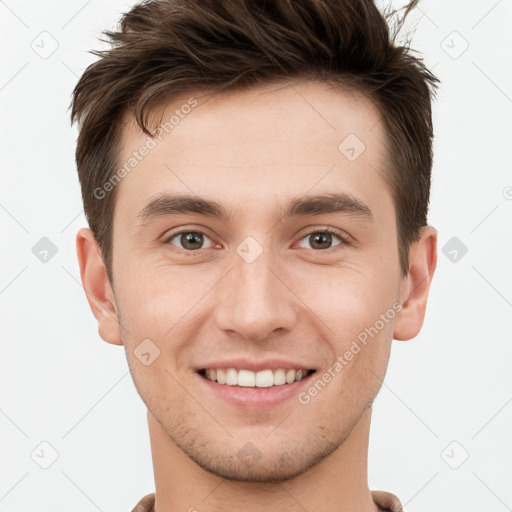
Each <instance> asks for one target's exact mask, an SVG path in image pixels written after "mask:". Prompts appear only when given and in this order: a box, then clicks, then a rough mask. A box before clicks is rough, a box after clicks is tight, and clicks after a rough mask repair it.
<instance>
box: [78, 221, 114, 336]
mask: <svg viewBox="0 0 512 512" xmlns="http://www.w3.org/2000/svg"><path fill="white" fill-rule="evenodd" d="M76 252H77V255H78V263H79V264H80V277H81V279H82V284H83V287H84V290H85V295H86V296H87V300H88V302H89V306H90V307H91V310H92V312H93V314H94V316H95V317H96V320H97V321H98V332H99V334H100V336H101V338H102V339H103V340H105V341H106V342H108V343H112V344H113V345H122V344H123V342H122V338H121V331H120V328H119V322H118V319H117V306H116V301H115V296H114V291H113V290H112V287H111V286H110V282H109V280H108V277H107V270H106V268H105V264H104V262H103V259H102V257H101V250H100V247H99V245H98V243H97V242H96V239H95V238H94V235H93V233H92V231H91V230H90V229H87V228H82V229H81V230H80V231H79V232H78V233H77V236H76Z"/></svg>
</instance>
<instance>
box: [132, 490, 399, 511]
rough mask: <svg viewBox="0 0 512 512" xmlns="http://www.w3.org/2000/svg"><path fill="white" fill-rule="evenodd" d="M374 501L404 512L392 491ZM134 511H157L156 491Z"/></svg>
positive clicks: (376, 494) (377, 493) (375, 494)
mask: <svg viewBox="0 0 512 512" xmlns="http://www.w3.org/2000/svg"><path fill="white" fill-rule="evenodd" d="M372 498H373V501H374V503H375V504H376V505H377V506H378V507H379V508H380V509H382V510H386V511H388V512H403V509H402V504H401V503H400V500H399V499H398V498H397V497H396V496H395V495H394V494H391V493H390V492H385V491H372ZM132 512H155V493H151V494H147V495H146V496H144V498H142V499H141V500H140V501H139V503H137V505H135V508H134V509H133V510H132Z"/></svg>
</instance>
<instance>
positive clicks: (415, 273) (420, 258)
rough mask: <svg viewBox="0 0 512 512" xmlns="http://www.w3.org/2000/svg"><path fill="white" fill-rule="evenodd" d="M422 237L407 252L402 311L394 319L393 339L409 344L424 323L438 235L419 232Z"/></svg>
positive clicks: (431, 230) (429, 229)
mask: <svg viewBox="0 0 512 512" xmlns="http://www.w3.org/2000/svg"><path fill="white" fill-rule="evenodd" d="M420 233H421V237H420V239H419V240H418V241H416V242H414V243H413V244H411V247H410V249H409V272H408V274H407V276H405V277H404V278H403V279H402V283H401V285H400V304H402V310H401V311H400V312H399V313H398V315H397V316H396V322H395V332H394V338H395V339H397V340H402V341H405V340H410V339H412V338H414V337H415V336H417V335H418V333H419V332H420V330H421V327H422V326H423V320H424V319H425V310H426V307H427V298H428V292H429V289H430V283H431V282H432V278H433V277H434V271H435V269H436V265H437V231H436V230H435V229H434V228H433V227H432V226H425V227H423V228H422V229H421V232H420Z"/></svg>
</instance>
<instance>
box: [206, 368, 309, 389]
mask: <svg viewBox="0 0 512 512" xmlns="http://www.w3.org/2000/svg"><path fill="white" fill-rule="evenodd" d="M313 372H315V370H305V369H297V370H294V369H285V368H276V369H270V368H269V369H266V370H261V371H258V372H253V371H251V370H246V369H236V368H203V369H202V370H200V371H199V373H200V375H202V376H203V377H205V378H207V379H209V380H211V381H213V382H217V383H218V384H226V385H228V386H234V387H247V388H270V387H274V386H282V385H286V384H292V383H293V382H298V381H300V380H302V379H304V378H306V377H307V376H308V375H311V374H312V373H313Z"/></svg>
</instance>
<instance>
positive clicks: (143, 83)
mask: <svg viewBox="0 0 512 512" xmlns="http://www.w3.org/2000/svg"><path fill="white" fill-rule="evenodd" d="M417 1H418V0H414V1H412V2H410V3H409V4H408V5H407V6H406V7H405V13H404V15H403V17H402V18H401V20H399V22H398V23H397V25H396V26H395V32H394V34H393V35H392V36H391V35H390V31H389V28H388V19H389V18H390V17H391V16H393V15H396V13H397V11H392V12H388V13H387V14H386V13H384V14H383V13H381V12H380V11H379V10H378V8H377V7H376V5H375V4H374V1H373V0H149V1H144V2H142V3H140V4H137V5H136V6H135V7H133V8H132V9H131V10H130V11H129V12H128V13H126V14H124V15H123V17H122V18H121V22H120V29H119V31H117V32H111V31H106V32H105V35H106V36H107V37H108V39H109V41H110V42H111V44H112V48H111V49H109V50H105V51H93V52H92V53H93V54H95V55H97V56H99V57H100V59H99V60H98V61H96V62H94V63H93V64H91V65H90V66H89V67H88V68H87V69H86V70H85V72H84V73H83V75H82V77H81V78H80V80H79V82H78V83H77V85H76V87H75V89H74V91H73V100H72V104H71V121H72V122H75V121H78V122H79V136H78V141H77V148H76V162H77V167H78V174H79V179H80V185H81V188H82V198H83V203H84V210H85V214H86V216H87V219H88V222H89V226H90V228H91V230H92V231H93V233H94V236H95V238H96V241H97V242H98V244H99V246H100V248H101V251H102V257H103V261H104V262H105V266H106V269H107V274H108V276H109V279H110V280H111V282H112V222H113V212H114V206H115V197H116V190H117V187H116V188H114V189H113V190H112V192H110V193H109V194H108V195H106V197H104V198H102V199H98V198H97V195H96V194H95V190H97V189H98V187H102V185H103V184H104V183H105V182H107V181H108V180H109V178H110V177H111V176H113V173H115V171H116V166H117V165H118V162H117V154H118V146H119V138H120V131H121V119H122V117H123V116H124V115H126V114H127V113H128V114H130V113H131V114H133V115H134V116H135V118H136V120H137V123H138V125H139V126H140V128H141V129H142V130H143V132H144V133H147V134H148V135H151V136H153V135H154V134H152V133H151V132H150V131H149V129H148V112H149V109H150V107H151V106H153V105H155V104H156V103H157V102H162V101H164V100H165V101H171V100H172V98H173V97H174V96H176V95H177V94H179V93H184V92H186V91H189V90H191V89H192V88H193V89H195V90H197V89H198V88H199V87H201V88H203V89H204V90H207V91H212V93H214V94H216V93H218V92H221V91H223V90H228V89H231V90H232V89H241V88H245V87H249V86H252V85H258V84H265V83H269V82H275V81H280V80H283V81H286V80H292V79H297V78H300V79H302V78H306V79H312V80H316V81H321V82H326V83H335V84H339V85H340V86H345V87H346V86H348V87H349V88H352V89H353V90H357V91H359V92H363V93H364V94H366V95H367V96H368V97H369V98H370V99H371V100H372V101H373V102H374V103H375V104H376V105H377V107H378V108H379V111H380V113H381V114H382V118H383V120H384V123H385V132H386V143H387V151H388V166H389V170H388V172H386V173H385V176H384V177H385V179H386V180H387V182H388V184H389V187H390V190H391V193H392V195H393V199H394V202H395V208H396V215H397V231H398V247H399V254H400V267H401V270H402V273H403V274H404V275H406V274H407V272H408V267H409V261H408V260H409V246H410V244H411V243H412V242H414V241H415V240H417V239H418V238H419V231H420V228H421V227H423V226H425V225H427V210H428V203H429V196H430V180H431V168H432V160H433V151H432V139H433V129H432V113H431V95H434V94H435V92H436V88H437V84H438V83H439V80H438V79H437V78H436V77H435V76H434V75H433V74H432V73H431V72H430V71H429V70H428V69H427V68H426V67H425V65H424V64H423V62H422V60H421V59H419V58H417V57H414V56H413V55H411V50H410V48H409V46H398V45H397V44H396V37H397V35H398V32H399V30H400V28H401V26H402V25H403V22H404V20H405V17H406V16H407V14H408V13H409V12H410V10H411V9H412V8H413V7H415V6H416V4H417Z"/></svg>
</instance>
